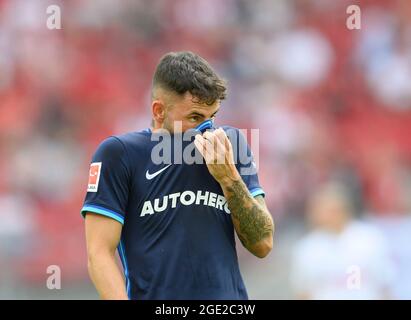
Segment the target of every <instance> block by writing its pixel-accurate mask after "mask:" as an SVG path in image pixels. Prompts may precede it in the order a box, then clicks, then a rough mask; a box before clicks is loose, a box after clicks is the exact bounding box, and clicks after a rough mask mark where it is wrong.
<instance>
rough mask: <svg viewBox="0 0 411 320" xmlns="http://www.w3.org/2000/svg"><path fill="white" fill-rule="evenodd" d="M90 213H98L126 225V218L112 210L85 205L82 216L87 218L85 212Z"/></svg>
mask: <svg viewBox="0 0 411 320" xmlns="http://www.w3.org/2000/svg"><path fill="white" fill-rule="evenodd" d="M86 211H89V212H93V213H98V214H101V215H103V216H106V217H110V218H112V219H114V220H116V221H118V222H120V223H121V224H124V218H123V217H122V216H121V215H120V214H118V213H117V212H114V211H112V210H109V209H106V208H103V207H100V206H95V205H85V206H84V207H83V208H82V209H81V215H82V216H83V217H84V216H85V212H86Z"/></svg>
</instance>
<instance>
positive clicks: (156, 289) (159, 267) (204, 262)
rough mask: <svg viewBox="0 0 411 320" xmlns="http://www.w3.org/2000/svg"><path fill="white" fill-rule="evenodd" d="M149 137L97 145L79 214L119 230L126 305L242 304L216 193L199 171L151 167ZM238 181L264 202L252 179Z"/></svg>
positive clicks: (226, 220) (226, 219)
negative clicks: (135, 301)
mask: <svg viewBox="0 0 411 320" xmlns="http://www.w3.org/2000/svg"><path fill="white" fill-rule="evenodd" d="M223 128H224V130H226V131H227V130H229V129H230V130H235V131H236V132H239V130H238V129H234V128H230V127H223ZM153 135H154V133H152V132H151V130H150V129H146V130H143V131H139V132H130V133H127V134H124V135H120V136H112V137H109V138H107V139H106V140H104V141H103V142H102V143H101V144H100V146H99V147H98V148H97V151H96V152H95V154H94V156H93V158H92V163H91V168H90V178H89V185H88V190H87V191H88V192H87V195H86V198H85V201H84V206H83V208H82V214H83V215H85V214H86V213H87V212H93V213H97V214H101V215H104V216H107V217H110V218H112V219H114V220H116V221H118V222H119V223H121V224H122V225H123V228H122V233H121V241H120V244H119V247H118V252H119V255H120V258H121V261H122V264H123V268H124V273H125V278H126V286H127V294H128V296H129V298H130V299H164V300H176V299H195V300H202V299H211V300H216V299H230V300H233V299H248V296H247V291H246V289H245V286H244V283H243V280H242V277H241V274H240V270H239V265H238V259H237V252H236V246H235V236H234V226H233V223H232V220H231V216H230V210H229V208H228V205H227V201H226V199H225V197H224V194H223V191H222V189H221V186H220V185H219V183H218V182H217V181H216V180H215V179H214V178H213V177H212V176H211V174H210V173H209V171H208V169H207V166H206V165H205V164H187V163H181V164H168V165H165V164H163V165H158V164H155V163H153V161H152V151H153V148H154V147H155V146H156V145H157V144H158V143H159V142H158V141H153V139H152V138H153ZM239 137H240V139H238V144H239V145H241V144H245V148H246V149H247V152H248V154H250V149H249V148H248V146H247V142H246V140H245V139H244V137H243V136H242V135H240V136H239ZM190 144H191V145H193V146H194V144H193V143H192V141H186V142H184V143H183V147H186V146H188V145H190ZM233 146H234V145H233ZM235 149H236V148H235ZM240 149H241V148H240ZM238 150H239V149H238ZM252 162H253V161H252ZM250 165H251V163H249V164H241V163H238V164H237V165H236V166H237V168H238V169H239V170H240V169H241V168H242V167H245V166H250ZM239 172H240V174H241V171H239ZM242 178H243V180H244V182H245V184H246V185H247V187H248V189H249V191H250V192H251V194H252V195H253V196H257V195H264V192H263V190H262V189H261V187H260V185H259V182H258V177H257V174H256V173H254V174H247V175H242Z"/></svg>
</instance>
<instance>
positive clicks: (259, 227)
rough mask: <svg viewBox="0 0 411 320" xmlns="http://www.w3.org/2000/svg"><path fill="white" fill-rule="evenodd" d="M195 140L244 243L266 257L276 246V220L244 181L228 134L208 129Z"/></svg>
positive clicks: (260, 256) (251, 250)
mask: <svg viewBox="0 0 411 320" xmlns="http://www.w3.org/2000/svg"><path fill="white" fill-rule="evenodd" d="M195 144H196V146H197V148H198V149H199V150H200V152H201V154H202V155H203V157H204V159H205V160H206V164H207V167H208V170H209V171H210V173H211V175H212V176H213V177H214V178H215V179H216V180H217V181H218V183H219V184H220V185H221V188H222V189H223V192H224V196H225V197H226V199H227V202H228V207H229V209H230V211H231V218H232V220H233V224H234V228H235V230H236V232H237V235H238V237H239V239H240V241H241V243H242V244H243V246H244V247H245V248H247V250H249V251H250V252H251V253H253V254H254V255H255V256H257V257H259V258H264V257H265V256H266V255H267V254H268V253H269V252H270V251H271V249H272V246H273V234H274V222H273V219H272V217H271V214H270V212H269V211H268V209H267V207H266V205H265V201H264V198H263V197H262V196H258V197H256V198H254V197H253V196H252V195H251V194H250V192H249V191H248V189H247V186H246V185H245V183H244V182H243V180H242V178H241V176H240V174H239V172H238V170H237V168H236V167H235V165H234V160H233V159H234V158H233V150H232V146H231V143H230V141H229V140H228V137H227V135H226V134H225V132H224V131H223V130H221V129H218V130H216V131H214V132H206V133H204V134H203V135H202V136H201V135H197V136H196V141H195ZM216 149H217V150H219V152H218V151H217V152H216Z"/></svg>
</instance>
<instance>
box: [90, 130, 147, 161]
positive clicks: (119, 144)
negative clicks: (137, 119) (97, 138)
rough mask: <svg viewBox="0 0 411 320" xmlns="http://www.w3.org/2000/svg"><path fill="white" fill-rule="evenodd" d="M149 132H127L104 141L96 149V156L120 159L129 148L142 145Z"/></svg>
mask: <svg viewBox="0 0 411 320" xmlns="http://www.w3.org/2000/svg"><path fill="white" fill-rule="evenodd" d="M149 136H150V132H149V131H146V130H144V131H136V132H127V133H124V134H120V135H113V136H110V137H108V138H106V139H104V140H103V141H102V142H101V143H100V144H99V146H98V147H97V150H96V154H98V155H99V156H101V157H103V158H111V159H113V158H122V157H124V156H126V154H127V152H128V151H127V150H128V149H129V148H131V147H135V146H139V145H143V144H144V143H145V142H146V141H147V139H148V140H150V138H149Z"/></svg>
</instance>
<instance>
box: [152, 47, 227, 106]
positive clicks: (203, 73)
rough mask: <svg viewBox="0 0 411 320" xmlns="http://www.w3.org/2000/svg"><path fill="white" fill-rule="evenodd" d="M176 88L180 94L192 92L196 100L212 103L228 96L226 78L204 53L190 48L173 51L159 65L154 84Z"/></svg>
mask: <svg viewBox="0 0 411 320" xmlns="http://www.w3.org/2000/svg"><path fill="white" fill-rule="evenodd" d="M157 86H160V87H162V88H165V89H168V90H171V91H174V92H176V93H178V94H180V95H182V94H184V93H186V92H187V91H188V92H190V93H191V94H192V95H193V96H194V98H195V99H196V102H198V103H206V104H207V105H212V104H213V103H215V102H216V101H217V100H223V99H225V97H226V90H227V88H226V82H225V81H224V80H223V79H221V78H220V77H219V76H218V75H217V74H216V73H215V72H214V70H213V69H212V67H211V66H210V65H209V63H208V62H207V61H206V60H204V59H203V58H201V57H200V56H198V55H196V54H194V53H192V52H189V51H181V52H170V53H167V54H166V55H164V56H163V57H162V58H161V59H160V62H159V63H158V65H157V68H156V71H155V73H154V77H153V88H156V87H157Z"/></svg>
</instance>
